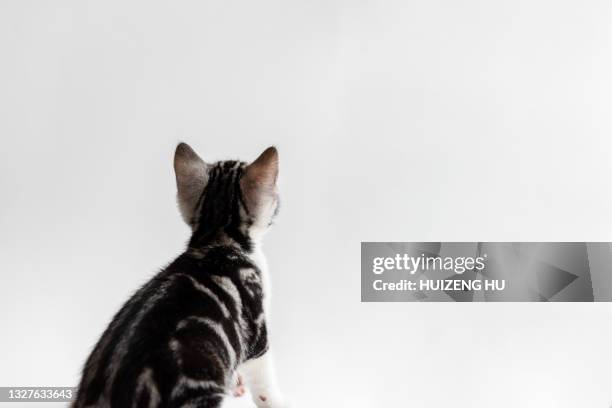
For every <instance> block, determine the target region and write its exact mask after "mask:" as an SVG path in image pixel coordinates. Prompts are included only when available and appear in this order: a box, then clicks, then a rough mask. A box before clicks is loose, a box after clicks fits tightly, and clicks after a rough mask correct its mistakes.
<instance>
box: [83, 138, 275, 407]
mask: <svg viewBox="0 0 612 408" xmlns="http://www.w3.org/2000/svg"><path fill="white" fill-rule="evenodd" d="M174 170H175V173H176V183H177V190H178V203H179V209H180V212H181V215H182V216H183V219H184V220H185V221H186V222H187V224H188V225H189V226H190V227H191V229H192V235H191V239H190V241H189V244H188V246H187V249H186V251H185V252H184V253H183V254H182V255H180V256H179V257H178V258H177V259H176V260H175V261H174V262H172V263H171V264H170V265H169V266H168V267H167V268H166V269H165V270H163V271H162V272H160V273H159V274H157V275H156V276H155V277H154V278H153V279H152V280H151V281H149V282H148V283H147V284H145V285H144V286H143V287H142V288H140V290H138V291H137V292H136V293H135V294H134V295H133V296H132V298H131V299H130V300H128V301H127V303H126V304H125V305H124V306H123V307H122V308H121V310H120V311H119V312H118V313H117V314H116V315H115V317H114V318H113V320H112V322H111V323H110V325H109V326H108V328H107V329H106V331H105V332H104V334H103V335H102V338H101V339H100V340H99V341H98V343H97V345H96V346H95V348H94V350H93V352H92V353H91V355H90V356H89V359H88V360H87V362H86V364H85V367H84V369H83V376H82V379H81V383H80V386H79V390H78V393H77V398H76V401H75V402H74V405H73V407H74V408H83V407H90V406H93V407H113V408H116V407H202V408H203V407H206V408H213V407H220V406H221V402H222V400H223V398H224V396H225V395H226V394H228V393H229V391H230V390H231V389H232V386H233V385H235V384H236V379H237V378H240V379H242V378H244V380H245V383H246V385H247V387H248V388H249V390H250V392H251V394H252V397H253V402H254V403H255V405H257V406H258V407H268V408H282V407H286V405H285V402H284V401H283V399H282V397H281V394H280V392H279V390H278V388H277V385H276V379H275V376H274V368H273V365H272V360H271V355H270V350H269V344H268V335H267V326H266V314H265V313H264V312H265V311H267V310H268V308H267V304H268V300H269V295H270V292H269V288H268V284H267V283H268V282H267V275H266V262H265V259H264V257H263V255H262V253H261V239H262V236H263V234H264V233H265V231H266V230H267V229H268V227H269V226H270V224H271V222H272V219H273V217H274V215H275V214H276V210H277V208H278V193H277V188H276V178H277V175H278V153H277V151H276V149H275V148H274V147H270V148H268V149H267V150H265V151H264V152H263V153H262V154H261V155H260V156H259V157H258V158H257V159H256V160H255V161H254V162H253V163H251V164H249V165H247V164H246V163H243V162H239V161H221V162H217V163H214V164H208V163H205V162H204V161H203V160H202V159H201V158H200V157H199V156H198V155H197V154H196V153H195V152H194V151H193V150H192V149H191V147H189V146H188V145H187V144H184V143H181V144H179V145H178V146H177V148H176V152H175V156H174ZM238 373H240V375H241V377H238ZM238 386H239V388H238V390H237V393H238V394H241V393H242V392H243V391H244V389H243V388H242V385H241V383H239V384H238Z"/></svg>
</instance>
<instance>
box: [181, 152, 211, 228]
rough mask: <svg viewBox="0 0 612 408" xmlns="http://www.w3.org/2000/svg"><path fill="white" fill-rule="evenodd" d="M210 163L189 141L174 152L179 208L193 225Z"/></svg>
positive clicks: (184, 217) (185, 218)
mask: <svg viewBox="0 0 612 408" xmlns="http://www.w3.org/2000/svg"><path fill="white" fill-rule="evenodd" d="M207 167H208V165H207V164H206V163H205V162H204V160H202V159H201V158H200V156H198V154H197V153H196V152H195V151H193V149H192V148H191V147H190V146H189V145H188V144H187V143H179V145H178V146H176V151H175V153H174V173H175V174H176V189H177V198H178V204H179V209H180V211H181V215H182V216H183V219H184V220H185V222H186V223H187V224H189V225H191V221H192V219H193V215H194V211H195V209H196V208H195V207H196V205H197V202H198V199H199V198H200V196H201V195H202V192H203V191H204V187H206V182H207V178H208V177H207Z"/></svg>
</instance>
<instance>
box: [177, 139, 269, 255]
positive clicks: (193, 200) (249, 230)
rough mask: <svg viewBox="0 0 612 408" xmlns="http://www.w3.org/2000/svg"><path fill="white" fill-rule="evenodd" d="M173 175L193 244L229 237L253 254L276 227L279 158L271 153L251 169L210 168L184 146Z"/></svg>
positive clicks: (240, 165) (234, 164) (233, 165)
mask: <svg viewBox="0 0 612 408" xmlns="http://www.w3.org/2000/svg"><path fill="white" fill-rule="evenodd" d="M174 171H175V174H176V186H177V192H178V194H177V195H178V204H179V209H180V212H181V215H182V217H183V219H184V220H185V222H186V223H187V224H188V225H189V226H190V227H191V229H192V231H193V237H192V242H191V243H207V241H213V240H215V239H220V238H226V237H229V238H231V239H233V240H235V241H236V242H238V243H239V244H240V245H242V246H244V247H246V248H247V249H248V248H250V246H251V244H252V242H253V241H258V240H259V239H260V238H261V237H262V235H263V234H264V233H265V231H266V230H267V229H268V227H269V226H270V224H271V223H272V219H273V217H274V215H275V214H276V211H277V208H278V190H277V186H276V179H277V177H278V152H277V151H276V148H274V147H269V148H267V149H266V150H265V151H264V152H263V153H262V154H261V155H260V156H259V157H258V158H257V159H256V160H255V161H253V162H252V163H250V164H247V163H244V162H240V161H219V162H216V163H206V162H204V160H202V159H201V158H200V156H198V155H197V154H196V152H194V151H193V149H192V148H191V147H189V145H187V144H185V143H180V144H179V145H178V146H177V147H176V152H175V154H174Z"/></svg>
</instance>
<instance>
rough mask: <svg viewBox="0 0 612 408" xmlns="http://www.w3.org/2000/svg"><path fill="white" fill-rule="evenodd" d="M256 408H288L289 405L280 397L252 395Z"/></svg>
mask: <svg viewBox="0 0 612 408" xmlns="http://www.w3.org/2000/svg"><path fill="white" fill-rule="evenodd" d="M253 401H254V402H255V405H257V408H290V407H291V406H290V405H289V403H288V402H287V401H286V400H285V399H284V398H282V397H280V396H273V397H270V396H268V395H253Z"/></svg>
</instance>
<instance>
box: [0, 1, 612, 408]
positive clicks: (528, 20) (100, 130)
mask: <svg viewBox="0 0 612 408" xmlns="http://www.w3.org/2000/svg"><path fill="white" fill-rule="evenodd" d="M610 21H612V3H610V2H609V1H586V2H584V1H552V0H530V1H507V2H506V1H475V0H466V1H451V0H440V1H419V2H418V1H397V2H393V1H389V2H374V1H355V0H353V1H330V0H325V1H301V2H294V1H284V0H283V1H280V0H279V1H258V2H252V1H241V2H239V1H207V2H204V1H184V2H170V1H168V2H154V1H142V2H134V1H103V2H100V1H96V2H94V1H83V0H74V1H54V2H47V1H26V0H13V1H9V0H5V1H3V2H2V3H1V4H0V51H1V54H0V112H2V116H1V119H0V137H1V145H0V195H1V196H0V197H1V200H0V274H1V284H0V330H1V333H0V385H3V386H26V385H30V386H33V385H40V386H47V385H58V386H59V385H66V386H67V385H76V382H77V380H78V374H79V370H80V367H81V365H82V363H83V361H84V359H85V358H86V356H87V354H88V352H89V351H90V349H91V347H92V345H93V344H94V342H95V341H96V339H97V338H98V336H99V335H100V333H101V331H102V330H103V329H104V327H105V325H106V324H107V322H108V321H109V320H110V318H111V316H112V315H113V313H114V312H115V311H116V310H117V309H118V308H119V306H120V305H121V304H122V302H123V301H124V300H125V299H126V298H127V297H128V296H129V294H130V293H131V292H133V291H134V290H135V289H136V288H137V287H138V286H139V285H140V284H142V283H143V282H145V281H146V280H147V279H148V278H149V277H150V276H152V274H154V273H155V272H156V271H157V270H159V269H160V268H162V267H163V266H164V265H165V264H167V263H168V262H170V261H171V260H172V259H173V258H174V257H175V256H176V255H178V254H179V253H180V252H181V251H182V249H183V247H184V243H185V242H186V240H187V239H188V235H189V232H188V229H187V227H186V226H185V225H184V224H183V223H182V221H181V219H180V217H179V214H178V210H177V208H176V204H175V198H174V195H175V186H174V176H173V173H172V165H171V163H172V154H173V149H174V147H175V144H176V143H177V142H178V141H186V142H188V143H190V144H191V145H192V146H193V147H194V148H195V149H196V150H197V151H198V152H199V153H200V154H201V155H202V156H203V157H204V158H206V159H208V160H216V159H223V158H233V157H237V158H242V159H245V160H251V159H253V158H255V157H256V156H257V154H258V153H259V152H260V151H261V150H263V149H264V148H265V147H267V146H268V145H271V144H275V145H277V146H278V148H279V150H280V157H281V190H282V200H283V201H282V209H281V214H280V217H279V219H278V222H277V225H276V226H275V227H274V230H273V231H271V232H270V234H269V235H268V237H267V240H266V241H267V242H266V248H265V249H266V252H267V254H268V258H269V263H270V266H271V273H272V279H273V285H274V289H275V291H274V296H273V317H274V318H273V322H272V330H273V339H272V340H273V344H274V347H275V348H276V355H277V358H278V365H279V368H278V371H279V373H280V377H281V378H280V381H281V384H282V385H283V388H284V390H285V393H286V394H288V396H289V397H290V398H291V400H292V401H293V403H294V405H295V406H296V407H315V406H316V407H351V408H361V407H364V408H366V407H367V408H372V407H393V408H395V407H418V408H421V407H422V408H442V407H461V408H491V407H495V408H498V407H499V408H516V407H529V408H531V407H534V408H536V407H537V408H566V407H567V408H570V407H571V408H577V407H579V408H602V407H603V408H606V407H609V406H610V405H611V404H612V371H611V369H610V366H611V363H612V347H611V346H610V345H611V344H612V305H611V304H603V303H602V304H361V303H360V286H359V276H360V266H359V262H360V260H359V259H360V258H359V248H360V245H359V243H360V241H376V240H378V241H394V240H396V241H423V240H425V241H427V240H432V241H441V240H442V241H444V240H448V241H451V240H461V241H466V240H468V241H469V240H484V241H495V240H507V241H533V240H536V241H537V240H542V241H564V240H571V241H597V240H602V241H612V232H611V231H612V212H611V208H612V189H611V185H610V184H611V183H610V175H611V174H612V161H611V160H610V157H611V155H612V141H611V139H610V136H611V134H612V112H611V107H612V24H610ZM228 406H232V407H233V406H249V404H248V403H247V401H246V400H244V401H241V402H233V403H229V404H228Z"/></svg>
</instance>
